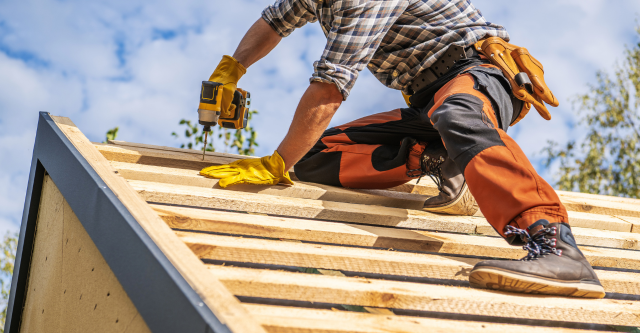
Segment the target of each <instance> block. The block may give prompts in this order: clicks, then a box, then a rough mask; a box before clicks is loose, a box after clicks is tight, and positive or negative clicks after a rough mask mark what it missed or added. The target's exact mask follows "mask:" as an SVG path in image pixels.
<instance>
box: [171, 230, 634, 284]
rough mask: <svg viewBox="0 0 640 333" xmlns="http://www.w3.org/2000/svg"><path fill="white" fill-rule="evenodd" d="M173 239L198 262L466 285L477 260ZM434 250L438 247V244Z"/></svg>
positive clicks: (499, 251)
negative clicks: (188, 248) (184, 245)
mask: <svg viewBox="0 0 640 333" xmlns="http://www.w3.org/2000/svg"><path fill="white" fill-rule="evenodd" d="M177 234H178V236H179V237H180V238H181V239H182V240H183V241H184V242H185V244H187V245H188V246H189V247H190V248H191V250H193V252H194V253H195V254H196V255H197V256H198V257H199V258H201V259H212V260H223V261H237V262H247V263H256V264H268V265H284V266H296V267H313V268H321V269H331V270H344V271H351V272H363V273H372V274H385V275H397V276H411V277H428V278H433V279H441V280H460V281H467V280H468V276H469V272H470V270H471V268H473V265H475V264H476V263H477V262H479V261H480V260H481V259H479V258H477V257H472V256H469V257H466V258H465V257H447V256H443V255H435V254H427V253H409V252H397V251H385V250H374V249H366V248H364V249H363V248H348V247H343V246H334V245H318V244H306V243H291V242H283V241H274V240H264V239H252V238H239V237H229V236H217V235H207V234H201V233H190V232H180V231H179V232H177ZM468 237H471V236H468ZM476 238H479V239H478V240H476V243H475V244H473V243H469V245H468V247H469V249H470V251H467V253H468V252H473V251H474V250H475V251H476V252H477V253H476V255H487V254H489V255H491V254H493V255H496V257H498V258H513V257H516V258H519V257H522V256H521V255H520V254H522V252H521V251H522V250H519V249H518V248H516V247H510V248H509V247H506V246H505V245H504V244H496V245H497V246H495V247H492V246H491V244H490V242H486V243H484V244H482V243H481V241H482V238H487V237H476ZM468 239H469V240H470V241H473V240H474V239H471V238H468ZM489 241H491V239H489ZM503 243H504V242H503ZM434 245H436V246H437V243H435V244H434ZM463 245H464V243H458V244H456V245H455V246H451V247H450V248H454V250H455V249H459V250H462V246H463ZM444 247H445V246H443V248H444ZM583 250H585V249H583ZM452 252H454V251H452ZM460 252H462V251H460ZM597 274H598V277H599V278H600V280H601V282H602V284H603V286H604V287H605V290H606V291H607V292H614V293H621V294H634V295H640V274H636V273H628V272H613V271H604V270H598V271H597Z"/></svg>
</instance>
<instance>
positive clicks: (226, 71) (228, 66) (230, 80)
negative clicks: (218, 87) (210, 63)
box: [209, 55, 247, 118]
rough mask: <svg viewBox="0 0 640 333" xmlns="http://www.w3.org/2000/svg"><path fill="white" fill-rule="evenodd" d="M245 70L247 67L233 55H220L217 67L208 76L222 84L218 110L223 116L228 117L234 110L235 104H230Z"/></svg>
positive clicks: (210, 79)
mask: <svg viewBox="0 0 640 333" xmlns="http://www.w3.org/2000/svg"><path fill="white" fill-rule="evenodd" d="M246 72H247V69H246V68H245V67H244V66H242V64H241V63H239V62H238V61H237V60H236V59H234V58H233V57H231V56H228V55H226V56H223V57H222V60H221V61H220V63H219V64H218V67H216V70H215V71H213V74H211V77H209V81H211V82H218V83H222V84H223V87H222V98H221V102H220V110H219V111H220V112H221V113H222V114H221V116H222V117H223V118H230V117H231V113H232V112H233V111H234V110H235V105H233V104H231V102H232V101H233V94H234V93H235V91H236V88H237V87H238V81H239V80H240V78H241V77H242V75H244V74H245V73H246ZM218 93H220V92H218ZM216 111H218V110H216Z"/></svg>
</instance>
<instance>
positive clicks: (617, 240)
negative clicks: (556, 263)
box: [476, 213, 640, 250]
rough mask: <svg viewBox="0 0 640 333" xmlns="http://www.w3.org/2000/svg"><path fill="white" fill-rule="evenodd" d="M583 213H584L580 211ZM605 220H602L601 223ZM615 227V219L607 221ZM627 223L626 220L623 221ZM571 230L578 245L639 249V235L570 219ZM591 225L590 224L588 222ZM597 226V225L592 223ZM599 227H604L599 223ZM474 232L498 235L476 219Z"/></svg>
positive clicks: (487, 224) (489, 226)
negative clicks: (591, 226) (595, 227)
mask: <svg viewBox="0 0 640 333" xmlns="http://www.w3.org/2000/svg"><path fill="white" fill-rule="evenodd" d="M581 214H585V213H581ZM606 222H607V221H606V220H605V221H603V224H604V223H606ZM609 222H611V224H612V225H613V226H610V227H611V228H612V229H613V228H615V224H616V223H617V221H611V220H610V221H609ZM624 223H627V222H624ZM570 224H571V230H572V231H573V235H574V237H575V239H576V242H577V243H578V245H589V246H602V247H611V248H618V249H628V250H640V235H638V234H635V233H630V232H628V231H627V232H619V231H609V230H598V229H593V228H582V227H578V226H576V225H584V224H582V223H574V221H573V220H572V221H571V223H570ZM588 225H591V224H588ZM594 226H597V225H594ZM599 227H606V226H604V225H600V226H599ZM476 233H478V234H481V235H487V236H493V237H500V235H498V233H497V232H496V231H495V230H494V229H493V227H492V226H491V225H490V224H489V223H488V222H486V221H478V225H477V227H476Z"/></svg>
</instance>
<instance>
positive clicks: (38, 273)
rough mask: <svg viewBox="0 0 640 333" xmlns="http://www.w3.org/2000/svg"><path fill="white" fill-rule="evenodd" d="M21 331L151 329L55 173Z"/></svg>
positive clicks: (41, 216)
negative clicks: (56, 178)
mask: <svg viewBox="0 0 640 333" xmlns="http://www.w3.org/2000/svg"><path fill="white" fill-rule="evenodd" d="M41 198H42V199H41V201H40V209H39V212H38V220H37V222H36V235H35V243H34V244H35V245H34V248H33V252H32V261H31V267H30V270H29V278H28V283H27V288H28V291H27V295H26V302H25V308H24V310H23V311H24V312H23V316H22V324H21V328H20V331H21V332H64V333H67V332H151V331H150V330H149V328H148V327H147V325H146V323H145V322H144V319H142V317H141V316H140V314H139V313H138V310H137V309H136V307H135V306H134V305H133V303H132V302H131V300H130V299H129V297H128V296H127V293H126V292H125V291H124V289H123V288H122V286H121V285H120V283H119V282H118V280H117V278H116V277H115V275H114V274H113V272H112V271H111V269H110V268H109V266H108V265H107V263H106V261H105V260H104V258H103V257H102V255H101V254H100V252H99V251H98V248H97V247H96V246H95V244H94V243H93V242H92V241H91V238H90V237H89V235H88V234H87V232H86V231H85V229H84V227H83V226H82V224H81V223H80V221H79V220H78V218H77V217H76V215H75V214H74V213H73V211H72V210H71V207H70V206H69V205H68V204H67V202H66V200H65V199H64V198H63V197H62V194H61V193H60V191H59V190H58V188H57V187H56V185H55V184H54V183H53V181H52V180H51V178H50V177H49V176H46V177H45V179H44V182H43V187H42V196H41Z"/></svg>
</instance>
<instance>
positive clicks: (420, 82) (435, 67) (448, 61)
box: [409, 45, 478, 93]
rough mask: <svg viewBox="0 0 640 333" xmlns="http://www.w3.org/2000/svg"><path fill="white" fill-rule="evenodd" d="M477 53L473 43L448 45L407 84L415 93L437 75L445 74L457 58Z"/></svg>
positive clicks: (437, 76)
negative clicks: (428, 65) (444, 50)
mask: <svg viewBox="0 0 640 333" xmlns="http://www.w3.org/2000/svg"><path fill="white" fill-rule="evenodd" d="M477 54H478V52H477V51H476V50H475V48H474V47H473V45H472V46H467V47H465V48H463V47H461V46H458V45H450V46H449V48H448V49H447V51H446V52H445V53H444V54H443V55H441V56H440V57H439V58H438V60H436V62H434V63H433V64H432V65H431V66H430V67H429V68H426V69H424V70H423V71H422V72H420V73H419V74H418V75H417V76H416V77H415V78H414V79H413V81H411V84H410V85H409V86H410V87H411V89H412V90H413V93H416V92H418V91H420V89H423V88H424V87H426V86H428V85H429V84H431V83H433V82H434V81H435V80H437V79H438V78H439V77H441V76H443V75H445V74H447V72H449V70H451V69H452V68H453V67H454V65H455V64H456V63H457V62H458V61H459V60H461V59H467V58H471V57H473V56H474V55H477Z"/></svg>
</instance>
